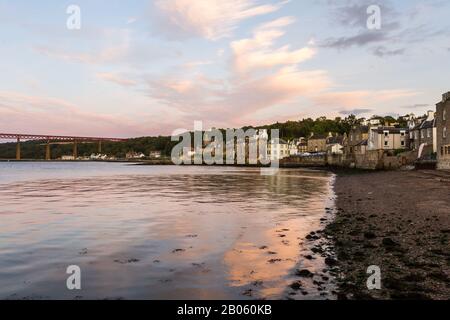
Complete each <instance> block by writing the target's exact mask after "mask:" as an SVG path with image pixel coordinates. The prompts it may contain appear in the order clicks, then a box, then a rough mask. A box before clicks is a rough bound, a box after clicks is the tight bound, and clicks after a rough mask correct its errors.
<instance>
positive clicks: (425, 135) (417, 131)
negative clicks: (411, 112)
mask: <svg viewBox="0 0 450 320" xmlns="http://www.w3.org/2000/svg"><path fill="white" fill-rule="evenodd" d="M413 121H414V120H413ZM414 122H415V123H416V125H415V126H414V127H413V128H412V129H411V131H410V135H409V137H410V146H411V149H413V150H416V151H417V152H419V154H418V157H419V158H423V157H429V156H431V155H432V154H434V153H436V152H437V141H436V139H437V133H436V132H437V128H436V118H435V112H434V111H428V114H427V116H426V117H422V118H419V119H417V120H416V121H414Z"/></svg>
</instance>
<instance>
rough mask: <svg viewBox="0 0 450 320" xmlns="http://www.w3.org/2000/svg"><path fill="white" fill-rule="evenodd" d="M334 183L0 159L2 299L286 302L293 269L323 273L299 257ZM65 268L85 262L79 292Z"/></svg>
mask: <svg viewBox="0 0 450 320" xmlns="http://www.w3.org/2000/svg"><path fill="white" fill-rule="evenodd" d="M332 181H333V176H332V175H331V174H329V173H326V172H314V171H307V170H302V171H300V170H280V172H279V173H278V174H277V175H275V176H261V175H260V172H259V170H258V169H236V168H213V167H172V166H171V167H154V166H133V165H127V164H113V163H0V299H24V298H25V299H48V298H50V299H105V298H108V299H120V298H124V299H219V298H220V299H260V298H266V299H284V298H286V297H288V295H289V293H291V292H292V290H291V289H289V285H290V284H291V283H292V282H293V281H295V280H298V278H297V277H296V276H295V275H293V274H294V271H295V270H296V268H309V269H310V270H311V271H317V272H323V271H322V269H324V263H323V258H321V257H317V258H316V259H314V260H306V259H305V258H303V255H305V254H306V253H308V252H309V251H308V250H309V249H310V244H308V241H306V240H305V236H306V235H307V234H308V233H309V232H311V231H315V230H318V229H320V228H321V222H320V219H321V218H324V217H327V213H326V212H325V208H326V207H330V206H332V198H333V193H332V189H331V185H332ZM328 218H329V217H328ZM322 223H323V222H322ZM322 227H323V225H322ZM69 265H78V266H80V268H81V270H82V290H81V291H69V290H68V289H67V288H66V279H67V277H68V275H67V274H66V268H67V267H68V266H69ZM302 281H303V280H302ZM305 286H306V287H307V289H308V292H309V295H308V296H306V297H307V298H308V299H316V298H317V299H319V298H323V296H320V295H319V291H317V289H316V288H315V287H314V285H312V284H310V285H309V284H308V283H307V282H305ZM325 286H327V288H328V289H327V290H326V291H328V292H329V291H331V288H332V287H333V284H332V283H327V284H325ZM290 297H291V298H294V299H302V298H303V295H302V294H298V295H291V296H290ZM327 297H328V298H331V296H330V295H328V296H327Z"/></svg>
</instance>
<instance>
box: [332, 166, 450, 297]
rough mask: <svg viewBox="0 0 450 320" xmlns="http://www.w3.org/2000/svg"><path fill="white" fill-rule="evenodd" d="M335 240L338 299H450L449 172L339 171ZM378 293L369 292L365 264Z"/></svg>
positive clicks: (336, 184)
mask: <svg viewBox="0 0 450 320" xmlns="http://www.w3.org/2000/svg"><path fill="white" fill-rule="evenodd" d="M335 173H336V181H335V185H334V190H335V194H336V197H337V199H336V215H335V220H334V221H333V222H332V223H330V224H329V225H328V226H327V227H326V230H325V233H326V234H327V235H329V236H331V237H332V238H333V240H334V246H335V248H334V249H335V252H336V255H337V258H338V267H339V274H340V277H339V278H338V284H339V295H338V298H339V299H356V300H370V299H383V300H385V299H408V300H411V299H414V300H415V299H438V300H447V299H449V298H450V245H449V237H450V215H449V214H448V212H449V209H448V208H449V207H450V173H449V172H441V171H373V172H372V171H371V172H368V171H354V170H352V171H348V170H342V171H341V170H338V171H337V172H335ZM372 265H376V266H379V267H380V269H381V290H368V289H367V285H366V281H367V279H368V277H369V276H370V274H367V268H368V267H369V266H372Z"/></svg>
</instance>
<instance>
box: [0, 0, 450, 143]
mask: <svg viewBox="0 0 450 320" xmlns="http://www.w3.org/2000/svg"><path fill="white" fill-rule="evenodd" d="M373 4H375V5H378V6H379V7H380V8H381V18H382V20H381V29H379V30H376V29H375V30H371V29H369V28H368V27H367V19H368V18H369V16H370V15H368V14H367V8H368V7H369V6H370V5H373ZM69 5H77V6H78V7H79V8H80V9H81V29H79V30H70V29H68V28H67V19H68V18H69V17H70V14H67V12H66V11H67V8H68V6H69ZM449 15H450V1H447V0H428V1H424V0H422V1H416V0H405V1H402V0H397V1H395V0H390V1H389V0H385V1H384V0H383V1H381V0H378V1H373V0H372V1H365V0H364V1H361V0H347V1H346V0H339V1H338V0H336V1H333V0H302V1H299V0H291V1H285V0H153V1H149V0H130V1H126V2H125V1H122V0H107V1H106V0H73V1H70V2H67V1H61V0H60V1H58V0H42V1H29V0H14V1H13V0H9V1H8V0H0V57H1V59H0V132H11V133H14V132H20V133H34V134H70V135H81V136H82V135H99V136H117V137H133V136H144V135H157V134H171V133H172V131H173V130H175V129H177V128H186V129H192V128H193V122H194V121H195V120H201V121H203V122H204V124H205V127H211V126H215V127H239V126H242V125H250V124H253V125H258V124H266V123H272V122H276V121H285V120H288V119H290V120H297V119H301V118H304V117H318V116H322V115H326V116H329V117H335V116H345V115H347V114H350V113H355V114H358V115H361V116H370V115H372V114H380V115H384V114H394V115H398V114H406V113H409V112H415V113H423V112H424V111H426V110H427V109H429V108H430V107H431V106H433V105H434V104H435V103H436V102H438V101H439V100H440V97H441V95H442V93H444V92H446V91H449V90H450V81H449V74H450V63H449V60H450V19H449V18H448V17H449Z"/></svg>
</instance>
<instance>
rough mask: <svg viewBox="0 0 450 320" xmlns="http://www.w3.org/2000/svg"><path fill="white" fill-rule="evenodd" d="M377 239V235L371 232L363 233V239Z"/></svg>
mask: <svg viewBox="0 0 450 320" xmlns="http://www.w3.org/2000/svg"><path fill="white" fill-rule="evenodd" d="M376 237H377V235H376V234H375V233H373V232H364V238H366V239H369V240H371V239H375V238H376Z"/></svg>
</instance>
